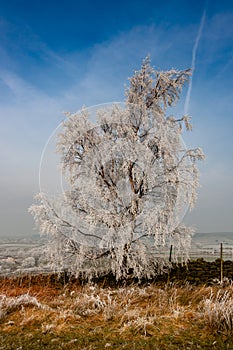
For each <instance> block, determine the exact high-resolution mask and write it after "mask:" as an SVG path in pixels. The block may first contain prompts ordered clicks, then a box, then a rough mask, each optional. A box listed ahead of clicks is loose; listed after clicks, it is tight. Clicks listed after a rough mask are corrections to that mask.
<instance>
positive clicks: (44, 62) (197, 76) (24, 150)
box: [0, 0, 233, 237]
mask: <svg viewBox="0 0 233 350" xmlns="http://www.w3.org/2000/svg"><path fill="white" fill-rule="evenodd" d="M204 11H205V18H204V21H203V23H202V24H203V26H202V30H201V32H199V34H200V35H199V38H198V31H199V29H200V23H201V19H202V18H203V13H204ZM197 38H198V39H199V40H198V41H197ZM195 43H196V44H197V45H196V48H195ZM194 49H195V70H194V75H193V78H192V90H191V95H190V103H189V110H188V112H189V114H190V115H191V116H192V123H193V126H194V129H193V131H192V132H191V133H186V134H185V135H184V140H185V143H186V144H187V145H188V146H190V147H196V146H198V147H201V148H202V149H203V150H204V153H205V154H206V161H205V162H204V163H202V164H200V166H199V168H200V173H201V175H200V183H201V188H200V189H199V190H198V200H197V203H196V207H195V209H194V210H193V211H192V212H191V213H190V214H188V215H187V217H186V218H185V222H187V223H188V224H190V225H192V226H194V227H195V228H196V230H197V232H233V136H232V134H233V115H232V114H233V108H232V107H233V89H232V81H233V2H230V1H227V0H222V1H218V0H212V1H200V0H199V1H198V0H196V1H195V0H190V1H185V0H176V1H175V0H174V1H173V0H170V1H169V0H168V1H166V2H164V3H162V2H161V1H157V0H144V1H143V0H134V1H122V0H119V1H116V2H111V1H94V0H92V1H88V0H87V1H85V2H83V1H79V0H77V1H75V0H67V1H64V0H60V1H58V2H57V1H52V0H48V1H39V0H38V1H36V0H35V1H29V0H19V1H17V0H8V1H6V0H2V1H1V2H0V118H1V128H0V145H1V148H0V149H1V151H0V154H1V173H0V190H1V196H0V208H1V210H0V222H1V226H0V237H1V236H8V235H10V236H19V235H24V234H25V235H32V234H33V233H34V232H36V231H34V230H33V227H34V222H33V219H32V218H31V216H30V214H29V213H28V212H27V208H28V207H29V206H30V205H31V204H32V203H33V202H34V198H33V197H34V195H35V194H36V193H37V192H38V191H39V185H38V168H39V162H40V157H41V153H42V150H43V147H44V145H45V143H46V141H47V139H48V137H49V136H50V134H51V133H52V132H53V130H54V129H55V128H56V127H57V125H59V123H60V122H61V121H62V120H63V119H64V116H63V111H71V112H74V111H77V110H79V109H80V108H81V107H82V106H83V105H85V106H92V105H96V104H100V103H106V102H112V101H123V100H124V89H125V85H126V84H127V83H128V80H127V79H128V77H130V76H131V75H132V74H133V72H134V70H137V69H139V68H140V65H141V61H142V59H143V58H145V56H146V55H147V54H150V57H151V63H152V65H153V66H155V67H156V68H158V69H160V70H166V69H169V68H177V69H185V68H189V67H191V65H192V63H193V57H192V56H193V50H194ZM187 91H188V86H186V88H185V89H184V91H183V93H182V96H181V100H180V102H179V103H178V105H177V107H176V108H175V109H174V110H169V111H168V113H170V114H172V113H174V114H175V115H176V116H180V115H181V114H182V113H183V110H184V105H185V97H186V94H187Z"/></svg>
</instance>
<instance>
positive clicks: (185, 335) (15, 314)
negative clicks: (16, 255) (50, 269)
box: [0, 276, 233, 350]
mask: <svg viewBox="0 0 233 350" xmlns="http://www.w3.org/2000/svg"><path fill="white" fill-rule="evenodd" d="M0 282H1V284H0V349H15V350H16V349H18V350H24V349H25V350H30V349H33V350H34V349H54V350H55V349H56V350H59V349H86V350H87V349H130V350H133V349H159V350H162V349H164V350H165V349H166V350H167V349H169V350H170V349H171V350H172V349H185V350H187V349H221V350H223V349H233V286H231V285H229V286H227V287H224V288H223V287H222V286H212V287H207V286H191V285H185V286H178V285H148V286H141V287H139V286H136V285H131V286H127V287H116V288H110V287H104V288H101V287H100V286H96V285H85V286H80V285H77V284H74V283H70V284H66V285H64V286H62V285H59V283H54V281H53V283H52V282H51V283H48V280H47V282H46V283H45V282H44V280H43V278H41V277H40V276H38V279H37V280H34V281H33V283H31V282H30V283H29V281H28V280H26V281H25V280H24V281H22V280H21V281H20V280H19V279H16V280H12V279H2V280H1V281H0Z"/></svg>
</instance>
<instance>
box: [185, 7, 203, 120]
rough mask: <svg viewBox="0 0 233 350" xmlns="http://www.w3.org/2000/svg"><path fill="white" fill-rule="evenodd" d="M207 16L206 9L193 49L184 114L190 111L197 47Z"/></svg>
mask: <svg viewBox="0 0 233 350" xmlns="http://www.w3.org/2000/svg"><path fill="white" fill-rule="evenodd" d="M205 18H206V10H204V12H203V15H202V17H201V22H200V26H199V29H198V33H197V36H196V39H195V42H194V46H193V50H192V62H191V69H192V75H191V77H190V80H189V85H188V91H187V95H186V99H185V104H184V115H186V114H188V112H189V104H190V98H191V92H192V86H193V75H194V71H195V67H196V55H197V49H198V45H199V41H200V39H201V35H202V31H203V27H204V24H205Z"/></svg>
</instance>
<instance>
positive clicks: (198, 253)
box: [0, 232, 233, 275]
mask: <svg viewBox="0 0 233 350" xmlns="http://www.w3.org/2000/svg"><path fill="white" fill-rule="evenodd" d="M46 243H47V240H46V239H45V238H43V239H41V238H40V236H39V235H35V236H30V237H29V236H27V237H20V238H18V239H12V238H11V239H9V238H1V239H0V275H7V274H12V273H22V272H25V273H41V272H49V271H50V267H49V261H48V259H47V257H46V254H45V249H46ZM220 243H223V259H225V260H233V233H231V232H221V233H196V234H195V235H194V236H193V239H192V246H191V251H190V259H197V258H204V259H205V260H209V261H210V260H215V259H217V258H219V256H220ZM160 256H163V257H164V258H165V259H168V257H169V249H165V250H162V249H161V251H160Z"/></svg>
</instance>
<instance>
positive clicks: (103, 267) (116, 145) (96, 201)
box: [30, 58, 204, 278]
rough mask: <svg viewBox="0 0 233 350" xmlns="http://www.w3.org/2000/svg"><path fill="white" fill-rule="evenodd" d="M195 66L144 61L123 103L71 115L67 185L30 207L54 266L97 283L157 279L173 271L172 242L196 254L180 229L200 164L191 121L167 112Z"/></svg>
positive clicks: (64, 139) (66, 134)
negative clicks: (187, 140) (185, 133)
mask: <svg viewBox="0 0 233 350" xmlns="http://www.w3.org/2000/svg"><path fill="white" fill-rule="evenodd" d="M190 74H191V71H190V70H184V71H177V70H174V69H172V70H170V71H165V72H161V71H160V72H158V71H156V70H154V69H153V68H152V67H151V66H150V60H149V59H148V58H146V59H145V60H144V61H143V64H142V67H141V69H140V70H139V71H136V72H135V73H134V75H133V77H132V78H131V79H130V85H129V88H128V89H127V90H126V101H125V103H124V104H117V103H116V104H112V105H107V106H105V107H103V108H100V109H99V110H97V112H96V115H95V120H93V115H91V114H90V113H89V110H88V109H83V110H81V112H79V113H75V114H69V113H67V119H66V120H65V121H64V124H63V132H62V133H61V134H60V135H59V137H58V141H57V151H58V152H59V154H60V155H61V164H62V169H63V172H64V176H65V179H66V182H67V185H68V186H67V189H66V191H64V193H63V195H62V196H60V197H59V198H55V199H54V198H49V197H48V196H46V194H43V193H41V194H40V195H39V196H38V199H39V201H40V204H39V205H33V206H32V207H31V208H30V211H31V212H32V213H33V214H34V217H35V220H36V222H37V223H38V225H39V227H40V231H41V232H42V233H46V234H49V235H51V236H52V237H53V243H52V244H50V250H51V254H52V261H53V263H54V267H56V268H59V269H62V268H64V267H66V268H69V270H70V271H72V272H73V273H76V274H79V273H80V272H82V271H85V273H86V274H87V275H88V276H89V277H92V276H93V275H99V274H101V273H104V272H110V271H111V272H112V273H113V274H114V275H115V276H116V278H126V277H127V276H128V275H129V274H130V275H131V276H134V277H138V278H141V277H152V276H154V275H156V274H158V273H160V272H161V271H163V269H164V267H166V266H167V265H168V261H167V260H166V259H164V258H162V257H161V256H160V250H161V249H162V248H164V247H169V246H170V245H171V244H172V245H173V247H174V248H175V252H176V253H179V252H182V254H183V260H184V261H185V259H187V258H188V249H189V246H190V241H191V234H192V230H191V229H190V228H188V227H185V226H184V225H180V221H181V219H182V215H183V213H184V211H185V208H186V207H187V206H189V207H192V206H193V204H194V202H195V196H196V189H197V186H198V170H197V167H196V161H197V160H199V159H203V158H204V156H203V153H202V151H201V150H200V149H199V148H197V149H186V148H185V145H184V143H183V142H182V139H181V134H182V129H183V125H184V126H185V127H186V129H187V130H191V125H190V123H189V119H190V118H189V117H188V116H182V117H181V118H178V119H177V118H175V117H173V116H167V115H166V110H167V107H168V106H173V105H174V104H175V103H176V102H177V100H178V99H179V95H180V92H181V89H182V87H183V85H184V83H185V82H186V81H187V80H188V78H189V76H190Z"/></svg>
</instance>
